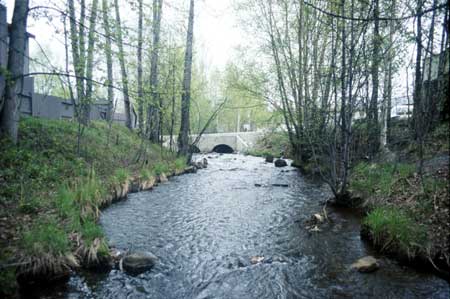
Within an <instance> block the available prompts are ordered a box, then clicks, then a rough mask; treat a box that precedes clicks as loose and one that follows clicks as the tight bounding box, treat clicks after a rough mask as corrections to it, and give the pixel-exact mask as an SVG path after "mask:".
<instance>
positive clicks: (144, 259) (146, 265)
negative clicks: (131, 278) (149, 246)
mask: <svg viewBox="0 0 450 299" xmlns="http://www.w3.org/2000/svg"><path fill="white" fill-rule="evenodd" d="M157 260H158V258H157V257H156V256H155V255H154V254H152V253H150V252H136V253H131V254H128V255H127V256H125V257H124V258H123V259H122V260H121V263H120V264H121V269H123V270H124V271H126V272H128V273H130V274H133V275H138V274H141V273H143V272H145V271H148V270H150V269H151V268H153V266H155V264H156V262H157Z"/></svg>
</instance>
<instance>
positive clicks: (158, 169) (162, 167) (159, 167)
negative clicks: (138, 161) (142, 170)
mask: <svg viewBox="0 0 450 299" xmlns="http://www.w3.org/2000/svg"><path fill="white" fill-rule="evenodd" d="M153 172H154V173H155V174H156V175H161V174H163V173H168V172H169V166H168V165H167V163H165V162H158V163H156V164H155V165H153Z"/></svg>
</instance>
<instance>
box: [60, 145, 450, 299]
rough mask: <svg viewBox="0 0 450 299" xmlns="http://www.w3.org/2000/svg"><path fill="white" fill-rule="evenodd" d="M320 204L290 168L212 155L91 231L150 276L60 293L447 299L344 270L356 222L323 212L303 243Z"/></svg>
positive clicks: (438, 290) (390, 277)
mask: <svg viewBox="0 0 450 299" xmlns="http://www.w3.org/2000/svg"><path fill="white" fill-rule="evenodd" d="M255 184H256V185H257V186H255ZM273 184H280V185H289V187H276V186H273ZM329 196H330V195H329V194H328V192H327V188H326V187H325V186H320V185H317V184H314V183H311V182H307V181H305V180H304V179H303V178H302V177H301V175H300V174H299V173H298V172H297V171H295V170H294V169H293V168H290V167H287V168H281V169H280V168H275V167H273V165H272V164H266V163H264V160H263V159H262V158H255V157H248V156H247V157H246V156H242V155H217V154H215V155H214V156H213V157H211V156H210V159H209V167H208V169H206V170H202V171H199V172H198V173H197V174H189V175H183V176H179V177H175V178H172V179H171V181H170V182H169V183H166V184H163V185H161V186H158V187H157V188H156V189H155V190H153V191H150V192H142V193H137V194H132V195H130V197H129V200H128V201H124V202H121V203H118V204H116V205H114V206H112V207H111V208H109V209H107V210H105V211H104V213H103V216H102V218H101V222H102V225H103V227H104V229H105V233H106V235H107V236H108V238H109V240H110V241H111V243H113V244H114V245H115V246H116V247H117V248H119V249H124V250H125V249H131V250H136V251H137V250H143V251H151V252H153V253H154V254H155V255H157V256H158V257H159V258H160V262H159V263H158V265H157V266H156V267H155V268H154V269H152V270H151V271H149V272H147V273H144V274H141V275H139V276H137V277H133V276H129V275H127V274H125V273H122V272H120V271H117V270H113V271H112V272H111V273H109V274H105V275H89V276H83V277H78V276H76V277H74V278H72V279H71V281H70V283H69V285H68V287H67V289H65V290H63V291H60V292H61V293H60V294H61V296H63V297H67V298H258V299H262V298H446V299H447V298H448V294H449V290H450V289H449V285H448V283H447V282H445V281H444V280H441V279H439V278H437V277H435V276H432V275H426V274H420V273H417V272H415V271H414V270H411V269H409V268H402V267H400V266H398V265H396V264H395V262H392V261H389V260H387V259H383V258H382V259H381V263H382V267H381V269H380V270H379V271H377V272H375V273H373V274H360V273H357V272H354V271H350V270H349V265H350V264H351V263H352V262H354V261H355V260H356V259H358V258H359V257H362V256H365V255H367V254H373V252H370V249H368V248H366V247H365V245H364V243H362V242H361V240H360V237H359V220H358V218H357V217H355V216H352V214H349V213H342V212H339V211H329V214H330V217H332V218H333V220H334V221H333V224H331V225H330V226H329V227H327V228H326V229H325V230H324V231H322V232H320V233H314V234H311V233H308V232H307V231H306V230H305V228H304V222H305V221H306V220H307V219H308V218H310V217H311V215H312V214H314V213H317V212H320V210H321V205H320V202H322V201H323V200H325V199H327V198H328V197H329ZM253 256H263V257H265V262H264V263H260V264H256V265H252V264H251V263H250V259H251V257H253ZM58 296H59V295H58ZM53 297H55V295H53Z"/></svg>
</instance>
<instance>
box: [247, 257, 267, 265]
mask: <svg viewBox="0 0 450 299" xmlns="http://www.w3.org/2000/svg"><path fill="white" fill-rule="evenodd" d="M263 261H264V257H263V256H253V257H252V258H251V259H250V263H252V264H253V265H256V264H259V263H262V262H263Z"/></svg>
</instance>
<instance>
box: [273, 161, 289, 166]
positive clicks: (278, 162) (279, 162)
mask: <svg viewBox="0 0 450 299" xmlns="http://www.w3.org/2000/svg"><path fill="white" fill-rule="evenodd" d="M286 166H288V164H287V162H286V160H283V159H276V160H275V167H286Z"/></svg>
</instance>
